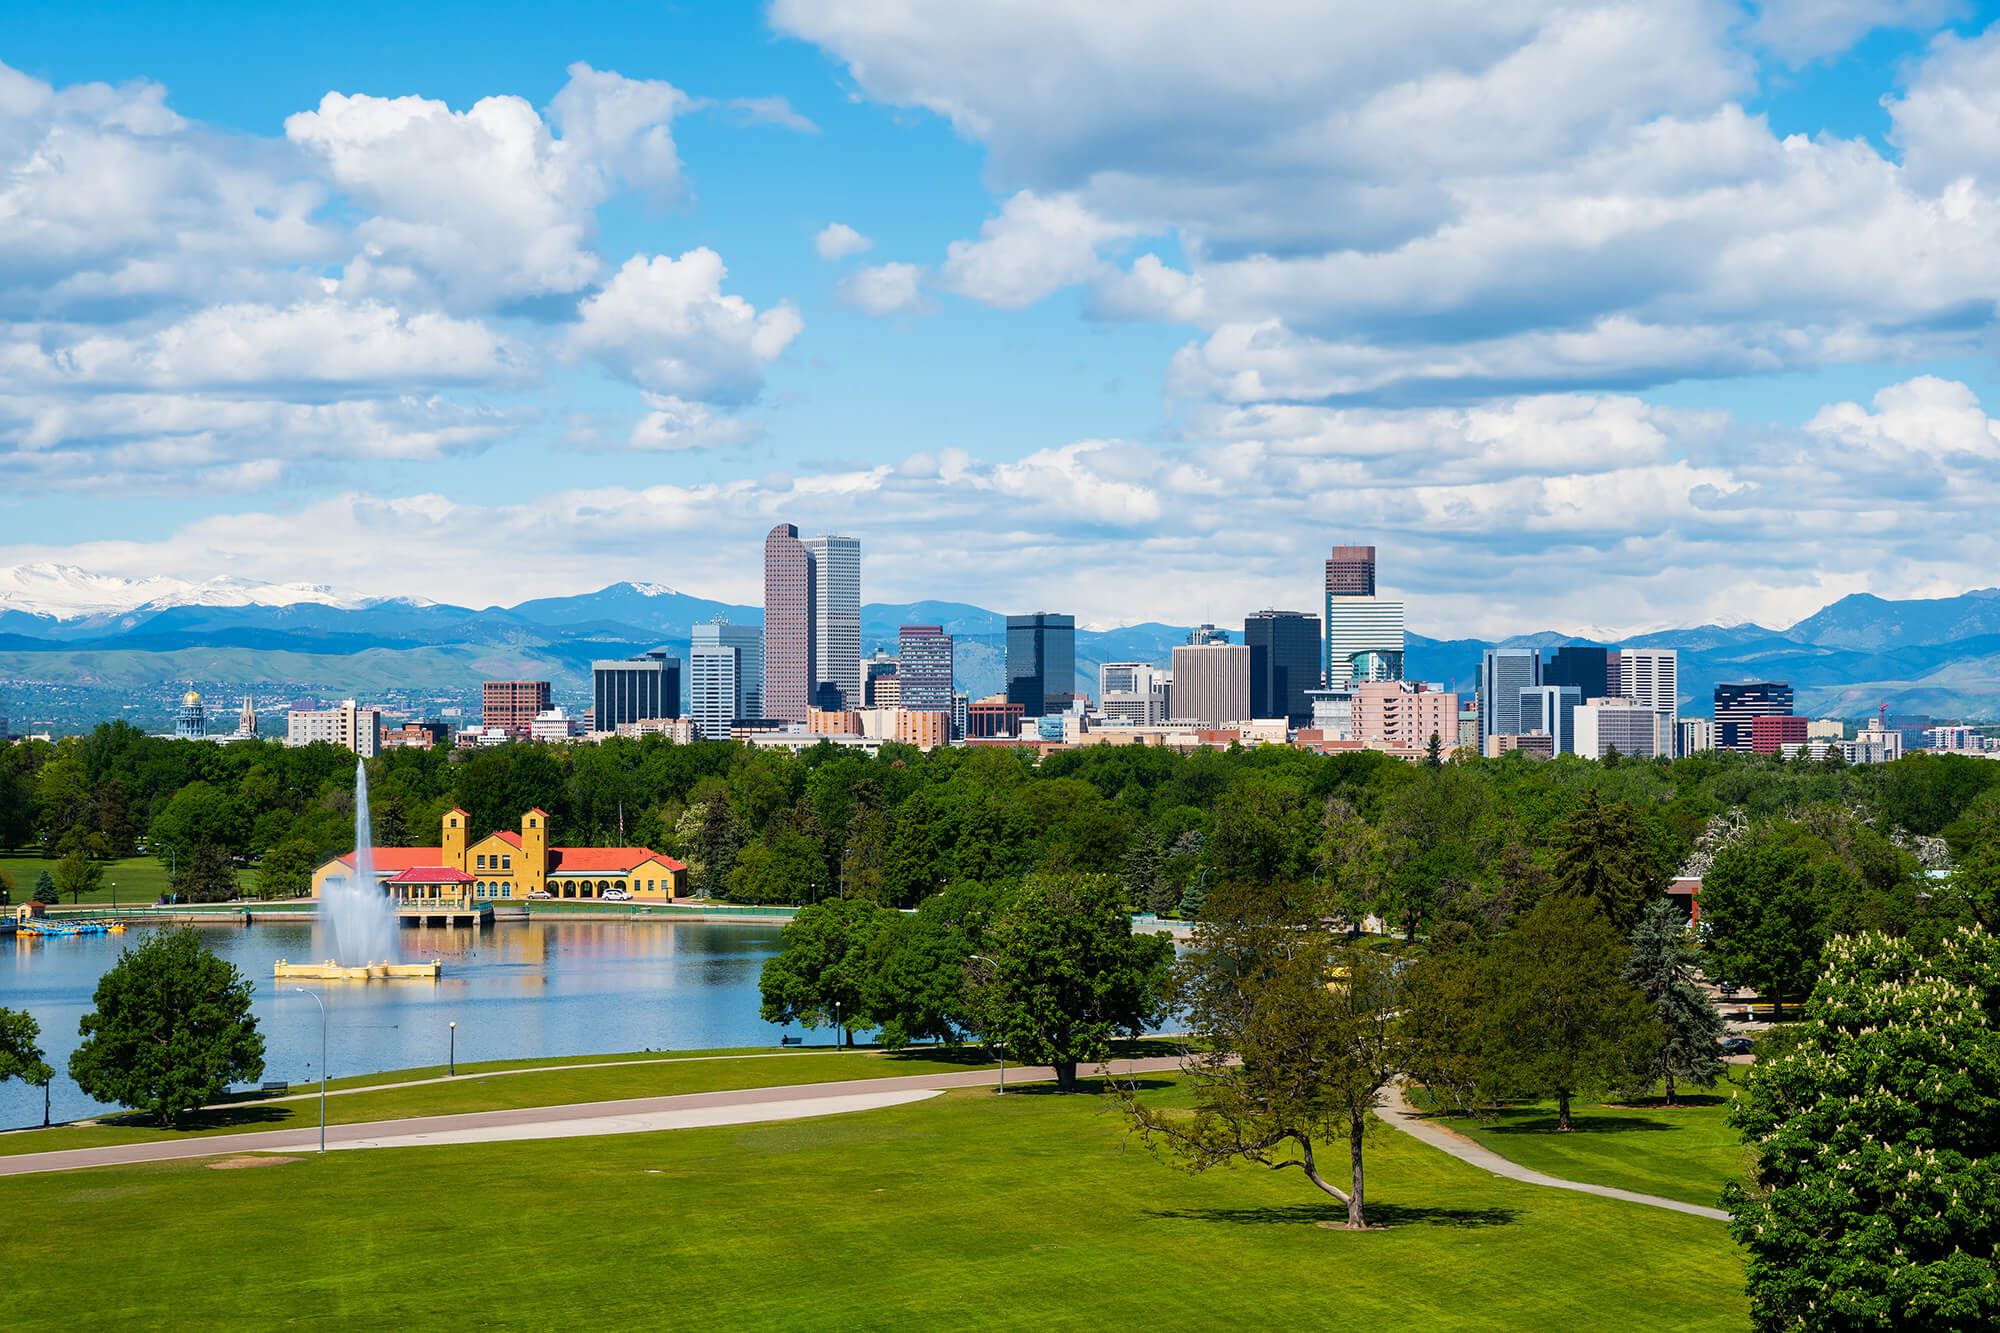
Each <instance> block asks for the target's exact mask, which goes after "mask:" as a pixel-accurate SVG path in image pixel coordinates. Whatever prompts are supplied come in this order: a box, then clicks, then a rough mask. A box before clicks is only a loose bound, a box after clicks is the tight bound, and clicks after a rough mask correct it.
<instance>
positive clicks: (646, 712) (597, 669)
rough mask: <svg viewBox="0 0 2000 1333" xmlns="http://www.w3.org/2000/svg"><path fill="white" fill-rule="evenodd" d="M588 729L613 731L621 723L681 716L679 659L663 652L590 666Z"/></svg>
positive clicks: (606, 661)
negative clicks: (589, 726)
mask: <svg viewBox="0 0 2000 1333" xmlns="http://www.w3.org/2000/svg"><path fill="white" fill-rule="evenodd" d="M590 687H591V688H590V697H591V712H590V719H591V720H590V725H591V729H592V730H594V731H616V730H617V729H618V726H619V724H620V723H623V722H644V721H646V720H647V719H649V718H663V717H679V716H680V715H681V659H680V658H678V657H675V656H674V655H673V654H672V653H669V652H667V651H666V650H665V649H664V648H655V649H654V650H653V651H652V652H649V653H641V654H640V655H639V656H637V657H625V658H600V659H599V660H597V661H595V662H592V663H591V664H590Z"/></svg>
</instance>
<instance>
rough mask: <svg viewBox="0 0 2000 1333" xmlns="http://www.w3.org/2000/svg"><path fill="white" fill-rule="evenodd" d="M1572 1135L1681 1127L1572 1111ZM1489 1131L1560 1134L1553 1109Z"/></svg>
mask: <svg viewBox="0 0 2000 1333" xmlns="http://www.w3.org/2000/svg"><path fill="white" fill-rule="evenodd" d="M1569 1124H1570V1133H1572V1134H1629V1133H1651V1132H1654V1131H1657V1130H1664V1129H1680V1128H1681V1126H1679V1125H1674V1124H1669V1123H1667V1122H1666V1121H1664V1120H1645V1119H1641V1118H1640V1117H1638V1116H1629V1115H1579V1114H1577V1113H1576V1112H1574V1111H1572V1112H1571V1113H1570V1117H1569ZM1481 1128H1483V1129H1484V1130H1485V1131H1486V1132H1487V1133H1489V1134H1557V1133H1560V1132H1561V1131H1560V1130H1558V1129H1557V1128H1556V1117H1555V1113H1554V1112H1550V1113H1549V1114H1548V1115H1540V1116H1535V1117H1534V1118H1533V1119H1529V1120H1508V1121H1505V1122H1499V1121H1496V1122H1493V1123H1490V1124H1487V1125H1484V1126H1482V1127H1481Z"/></svg>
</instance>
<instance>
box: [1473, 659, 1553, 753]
mask: <svg viewBox="0 0 2000 1333" xmlns="http://www.w3.org/2000/svg"><path fill="white" fill-rule="evenodd" d="M1541 683H1542V655H1541V654H1540V653H1538V652H1536V651H1535V650H1534V649H1533V648H1488V649H1487V650H1486V651H1485V652H1484V653H1482V654H1481V655H1480V658H1479V753H1481V754H1487V753H1489V752H1490V751H1491V750H1492V739H1493V737H1495V736H1518V735H1520V734H1521V733H1522V731H1523V730H1524V728H1523V727H1522V726H1521V692H1522V691H1523V690H1532V689H1535V688H1536V687H1538V686H1539V685H1541Z"/></svg>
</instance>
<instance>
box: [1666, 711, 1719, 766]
mask: <svg viewBox="0 0 2000 1333" xmlns="http://www.w3.org/2000/svg"><path fill="white" fill-rule="evenodd" d="M1675 726H1676V728H1677V730H1678V732H1679V739H1678V740H1677V742H1676V743H1675V745H1674V753H1675V754H1677V755H1681V756H1683V757H1685V756H1687V755H1691V754H1706V753H1707V752H1708V751H1710V750H1713V749H1714V748H1715V724H1714V723H1713V722H1711V721H1709V720H1708V719H1707V718H1705V717H1684V718H1682V719H1680V721H1679V722H1678V723H1676V724H1675Z"/></svg>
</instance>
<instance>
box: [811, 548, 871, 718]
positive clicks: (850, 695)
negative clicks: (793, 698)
mask: <svg viewBox="0 0 2000 1333" xmlns="http://www.w3.org/2000/svg"><path fill="white" fill-rule="evenodd" d="M805 548H806V555H807V556H808V558H809V559H810V560H811V562H812V584H813V605H812V616H813V685H814V687H815V691H816V692H817V690H818V687H819V686H822V685H831V686H833V687H834V688H835V689H837V690H839V691H840V704H839V706H840V707H842V708H859V707H861V540H860V539H859V538H858V537H832V536H827V537H808V538H806V540H805Z"/></svg>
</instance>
